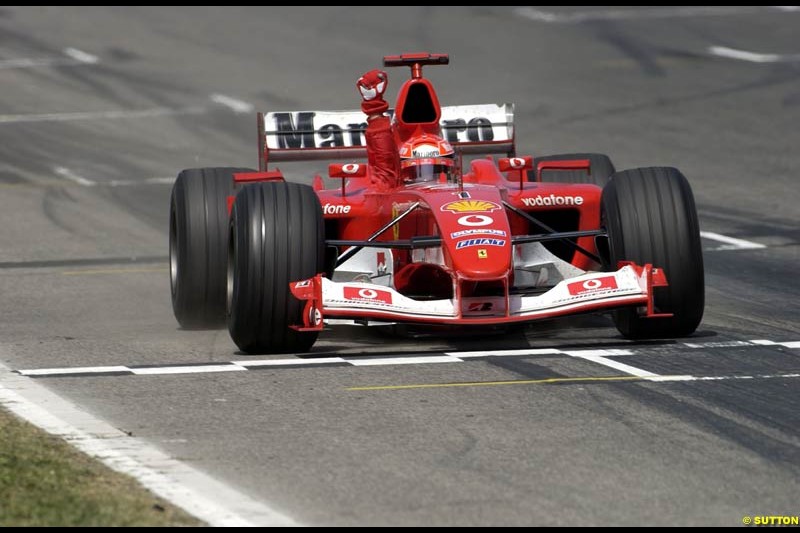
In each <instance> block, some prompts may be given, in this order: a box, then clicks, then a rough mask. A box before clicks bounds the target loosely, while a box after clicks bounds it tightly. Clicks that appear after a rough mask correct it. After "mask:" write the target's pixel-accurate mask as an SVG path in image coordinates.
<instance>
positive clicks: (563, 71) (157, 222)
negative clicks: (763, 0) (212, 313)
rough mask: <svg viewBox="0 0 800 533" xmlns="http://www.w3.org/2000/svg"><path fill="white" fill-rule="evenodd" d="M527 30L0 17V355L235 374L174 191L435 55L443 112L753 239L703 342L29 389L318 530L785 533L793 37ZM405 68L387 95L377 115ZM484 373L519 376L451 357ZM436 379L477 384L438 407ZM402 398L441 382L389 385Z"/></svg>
mask: <svg viewBox="0 0 800 533" xmlns="http://www.w3.org/2000/svg"><path fill="white" fill-rule="evenodd" d="M537 9H538V11H524V10H523V11H515V10H514V8H462V9H451V8H435V7H416V8H402V9H397V8H391V9H385V8H370V9H353V8H336V7H333V8H318V7H317V8H194V9H186V8H172V9H171V8H129V7H124V8H120V7H117V8H94V7H92V8H81V9H76V8H60V7H47V8H39V7H24V8H9V7H3V8H0V87H2V91H1V94H2V97H0V228H2V231H0V359H1V360H2V362H3V363H4V364H5V365H6V366H8V367H10V368H12V369H15V370H20V369H37V368H54V367H95V366H107V365H118V366H125V367H139V366H155V367H163V366H165V365H167V366H168V365H186V364H206V363H217V364H220V365H225V364H227V363H228V362H229V361H240V362H241V361H247V360H248V359H249V357H248V356H244V355H242V354H239V353H237V349H236V347H235V345H234V344H233V343H232V342H231V340H230V338H229V337H228V334H227V331H225V330H222V331H183V330H181V329H179V328H178V326H177V323H176V322H175V320H174V318H173V316H172V309H171V305H170V296H169V276H168V272H167V263H166V260H167V215H168V201H169V193H170V186H171V185H170V180H171V179H173V178H174V176H175V175H177V173H178V171H180V170H181V169H183V168H188V167H202V166H254V165H256V151H255V147H256V137H255V133H256V130H255V112H254V110H263V111H279V110H302V109H309V110H314V109H319V110H321V109H355V108H357V105H358V96H357V94H356V92H355V89H354V82H355V80H356V79H357V77H358V76H359V75H360V73H361V72H363V71H365V70H367V69H370V68H374V67H378V66H380V59H381V56H382V55H384V54H395V53H400V52H404V51H420V50H427V51H433V52H447V53H449V54H451V65H450V66H449V67H448V68H439V67H437V68H428V69H427V70H426V73H427V75H428V76H429V77H430V78H431V79H432V81H433V83H434V84H435V86H436V87H437V89H438V91H439V97H440V100H441V101H442V102H443V103H445V104H471V103H490V102H492V103H494V102H515V103H516V106H517V107H516V111H517V115H516V125H517V129H516V131H517V144H518V148H519V151H520V152H521V153H534V154H538V155H544V154H551V153H559V152H560V153H565V152H574V151H596V152H605V153H608V154H610V155H611V157H612V158H613V159H614V162H615V163H616V165H617V168H630V167H635V166H649V165H673V166H677V167H679V168H680V169H681V170H682V171H683V172H684V173H685V174H686V176H687V177H688V178H689V180H690V182H691V184H692V187H693V189H694V193H695V196H696V200H697V204H698V210H699V214H700V221H701V229H702V230H703V231H704V232H708V233H707V234H706V235H712V234H718V235H723V236H727V237H732V238H735V239H739V240H742V241H746V242H747V243H756V244H760V245H763V247H761V248H753V247H750V248H748V247H747V246H742V245H741V243H740V244H739V245H736V244H733V245H731V244H728V245H726V243H724V242H721V241H720V240H719V239H716V240H715V239H704V240H703V245H704V249H705V257H704V259H705V272H706V298H707V307H706V312H705V317H704V320H703V322H702V324H701V326H700V328H699V329H698V331H697V332H696V333H695V335H694V336H693V337H691V338H689V339H682V340H677V341H663V342H660V341H659V342H651V343H632V342H629V341H626V340H624V339H623V338H621V337H620V336H619V335H618V333H617V332H616V330H615V329H614V327H613V325H612V324H611V321H610V319H608V318H607V317H605V316H602V315H601V316H588V317H582V318H578V319H568V320H561V321H553V322H547V323H543V324H540V325H537V326H536V327H530V328H527V329H525V330H523V331H517V332H513V333H508V334H498V335H479V336H470V337H465V336H463V335H450V336H443V337H428V336H414V335H406V336H399V335H393V334H391V332H389V333H390V334H384V333H381V332H375V331H372V330H369V331H368V330H365V329H358V328H348V329H345V330H343V331H339V332H334V331H326V332H324V333H323V334H322V336H321V337H320V341H319V342H318V344H317V345H316V347H315V349H314V350H315V351H314V353H313V354H312V355H314V356H323V357H340V358H346V359H343V361H344V362H343V363H340V364H317V365H307V364H298V365H291V366H288V367H285V368H280V367H276V366H265V367H260V369H256V368H255V367H253V368H251V369H249V370H246V371H237V372H223V371H216V372H189V373H186V374H180V375H174V374H166V375H163V374H161V375H159V374H158V373H156V374H155V375H130V374H129V373H128V374H126V375H116V376H107V375H95V376H87V375H78V376H72V377H53V376H49V377H40V378H38V380H37V381H38V382H39V383H41V384H43V385H45V386H47V387H48V388H50V389H52V390H54V391H56V392H57V393H58V394H60V395H62V396H63V397H65V398H68V399H70V400H72V401H73V402H76V403H77V404H79V405H81V406H83V407H85V408H86V409H87V410H89V411H91V412H92V413H95V414H96V415H97V416H99V417H101V418H104V419H106V420H108V421H110V422H111V423H112V424H113V425H114V426H116V427H118V428H120V429H123V430H124V431H128V432H131V433H132V434H134V435H135V436H138V437H141V438H143V439H146V440H147V441H149V442H151V443H153V444H154V445H156V446H158V447H159V448H161V449H162V450H164V451H165V452H167V453H168V454H170V455H172V456H173V457H176V458H178V459H180V460H182V461H185V462H187V463H189V464H190V465H192V466H194V467H196V468H198V469H201V470H203V471H205V472H207V473H209V474H211V475H213V476H214V477H216V478H218V479H220V480H223V481H225V482H227V483H229V484H231V485H233V486H235V487H237V488H239V489H240V490H241V491H242V492H245V493H247V494H249V495H251V496H252V497H254V498H256V499H259V500H261V501H264V502H269V503H270V505H273V506H274V507H275V508H276V509H279V510H281V511H282V512H284V513H286V514H287V515H288V516H291V517H293V518H294V519H296V520H297V521H298V522H300V523H305V524H321V525H429V524H430V525H573V524H577V525H635V524H644V525H685V524H693V525H706V524H708V525H736V524H740V523H741V522H742V517H743V516H746V515H796V514H797V513H798V507H797V494H798V493H800V481H799V480H800V379H799V378H798V377H797V374H798V372H800V345H799V344H798V343H797V342H796V341H800V323H798V317H800V283H798V274H797V265H798V264H799V263H800V246H799V245H800V242H798V239H799V238H800V208H798V205H800V186H798V180H799V179H800V175H799V172H800V151H798V146H800V128H798V126H797V124H798V120H799V119H800V60H799V59H800V56H798V54H800V43H799V42H798V40H797V34H798V31H800V13H798V12H797V11H796V10H791V9H781V10H779V9H773V8H764V7H762V8H712V9H710V10H705V11H703V10H697V9H695V10H694V11H691V10H681V9H673V10H672V11H669V10H664V9H662V8H658V9H657V8H643V9H631V8H620V9H609V8H569V9H568V8H537ZM715 46H716V47H720V48H717V49H713V50H716V52H713V51H712V48H711V47H715ZM720 49H724V50H731V49H732V50H734V52H733V53H731V52H724V51H723V52H719V50H720ZM744 52H746V53H744ZM748 54H750V55H748ZM406 75H407V74H406V72H405V71H404V70H395V71H392V72H390V76H391V81H390V88H389V93H390V95H391V96H392V97H393V96H394V94H395V92H394V91H396V89H397V87H398V85H399V80H400V79H402V78H404V77H405V76H406ZM213 95H217V96H216V97H214V96H213ZM220 95H222V96H224V98H220ZM231 99H233V100H231ZM248 104H249V105H250V106H252V109H250V108H249V107H248ZM312 168H315V167H312ZM285 170H286V171H287V172H288V173H289V176H290V179H293V180H296V181H305V182H310V179H309V175H310V174H309V172H308V169H307V168H306V167H303V166H302V165H297V166H294V167H291V168H289V167H288V166H287V167H286V168H285ZM764 340H766V341H771V342H772V343H774V344H770V343H767V342H753V341H764ZM535 349H538V350H539V351H532V350H535ZM547 349H550V350H547ZM479 350H529V353H527V354H525V353H523V354H522V355H520V354H519V353H517V354H516V355H515V354H513V353H512V354H509V353H508V352H504V353H502V354H499V355H496V356H488V355H486V354H484V355H483V356H480V357H478V356H475V354H472V355H473V356H472V357H470V354H463V352H465V351H479ZM592 350H607V351H606V352H596V351H592ZM608 350H614V351H608ZM443 354H450V355H448V356H444V355H443ZM598 354H599V355H603V354H605V355H610V356H609V357H602V358H599V359H598V358H597V355H598ZM387 355H390V356H392V357H396V358H399V359H398V360H396V361H394V363H395V364H382V365H376V364H370V365H366V364H353V363H352V361H362V363H363V362H364V361H366V362H369V361H370V359H369V357H374V356H387ZM460 355H463V357H461V356H460ZM436 356H439V357H438V358H437V357H436ZM304 357H305V356H304ZM423 357H428V358H431V357H433V359H424V358H423ZM287 358H288V359H297V360H298V361H302V360H305V359H302V358H300V357H295V356H292V355H288V356H286V355H284V356H276V357H274V359H287ZM257 359H259V360H263V359H271V358H269V357H268V358H263V357H260V358H257ZM306 359H307V357H306ZM372 361H374V359H373V360H372ZM383 361H384V362H387V361H386V360H383ZM608 361H616V362H619V363H622V365H617V367H613V366H609V365H608V364H606V363H607V362H608ZM388 362H389V363H391V362H392V361H388ZM401 363H402V364H401ZM620 368H622V370H621V369H620ZM631 368H633V369H634V370H633V371H631V370H630V369H631ZM626 369H627V370H626ZM637 371H639V372H638V373H639V374H640V375H639V377H637V376H636V374H637ZM648 375H656V376H693V377H694V378H699V377H717V378H724V379H713V380H712V379H691V380H689V378H681V379H682V380H677V378H665V379H661V380H650V379H645V378H646V377H647V376H648ZM584 378H585V379H584ZM497 382H502V383H497ZM508 382H513V383H508ZM452 383H465V384H471V385H467V386H458V387H453V386H437V385H446V384H452ZM401 385H402V386H405V385H431V386H430V387H425V388H415V387H411V388H400V389H397V388H394V389H393V388H381V387H386V386H401ZM363 387H378V388H374V389H367V390H354V389H360V388H363Z"/></svg>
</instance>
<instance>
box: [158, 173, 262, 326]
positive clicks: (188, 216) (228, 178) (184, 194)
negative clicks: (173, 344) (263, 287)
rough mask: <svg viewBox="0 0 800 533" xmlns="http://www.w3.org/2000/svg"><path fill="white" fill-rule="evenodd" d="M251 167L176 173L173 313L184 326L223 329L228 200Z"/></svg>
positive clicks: (171, 234) (171, 216) (171, 236)
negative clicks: (236, 176) (237, 180)
mask: <svg viewBox="0 0 800 533" xmlns="http://www.w3.org/2000/svg"><path fill="white" fill-rule="evenodd" d="M235 172H253V171H252V170H250V169H247V168H193V169H189V170H184V171H182V172H181V173H180V174H178V179H177V180H175V184H174V185H173V186H172V198H171V199H170V210H169V265H170V269H169V270H170V285H171V288H172V310H173V312H174V313H175V318H176V319H177V320H178V323H179V324H180V325H181V327H183V328H186V329H210V328H222V327H224V326H225V277H226V276H225V270H226V268H227V262H228V196H229V195H231V196H232V195H233V194H234V183H233V174H234V173H235Z"/></svg>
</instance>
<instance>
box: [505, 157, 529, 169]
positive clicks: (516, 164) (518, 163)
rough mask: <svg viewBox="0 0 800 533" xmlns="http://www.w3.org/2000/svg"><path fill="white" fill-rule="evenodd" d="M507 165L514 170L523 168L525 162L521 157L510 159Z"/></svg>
mask: <svg viewBox="0 0 800 533" xmlns="http://www.w3.org/2000/svg"><path fill="white" fill-rule="evenodd" d="M508 165H509V166H510V167H511V168H513V169H514V170H519V169H521V168H525V160H524V159H523V158H521V157H512V158H511V159H509V160H508Z"/></svg>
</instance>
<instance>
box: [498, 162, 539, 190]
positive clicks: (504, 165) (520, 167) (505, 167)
mask: <svg viewBox="0 0 800 533" xmlns="http://www.w3.org/2000/svg"><path fill="white" fill-rule="evenodd" d="M497 168H499V169H500V172H509V175H508V179H509V180H511V179H513V178H514V177H515V176H514V174H512V173H511V172H515V173H516V178H517V180H519V190H522V181H523V180H524V179H525V174H527V173H526V172H524V171H526V170H530V169H532V168H533V156H530V155H525V156H522V157H501V158H500V159H498V160H497Z"/></svg>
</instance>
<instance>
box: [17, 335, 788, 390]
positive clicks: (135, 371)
mask: <svg viewBox="0 0 800 533" xmlns="http://www.w3.org/2000/svg"><path fill="white" fill-rule="evenodd" d="M669 345H670V346H673V344H672V343H670V344H669ZM674 346H679V347H682V348H687V349H699V348H704V349H711V348H741V347H756V346H780V347H783V348H792V349H796V348H800V341H788V342H776V341H771V340H761V339H759V340H750V341H738V340H732V341H717V342H700V343H696V342H695V343H693V342H684V343H677V344H674ZM652 347H653V345H649V346H648V348H639V349H582V350H562V349H559V348H528V349H519V350H482V351H473V352H445V353H442V354H437V355H413V356H408V355H383V356H378V357H375V356H349V357H347V356H343V357H317V358H308V359H300V358H291V359H249V360H248V359H245V360H235V361H227V362H221V363H220V362H217V363H200V364H178V365H135V366H125V365H114V366H92V367H62V368H32V369H22V370H14V372H15V373H17V374H20V375H22V376H27V377H31V378H48V377H89V376H127V375H135V376H163V375H178V374H208V373H219V372H245V371H248V370H261V369H273V370H277V369H296V368H313V367H334V366H379V365H386V366H393V365H425V364H435V363H463V362H468V361H478V360H484V359H487V358H492V357H520V356H531V355H566V356H569V357H575V358H579V359H584V360H586V361H591V362H593V363H597V364H600V365H603V366H607V367H609V368H614V369H616V370H619V371H621V372H625V373H626V374H630V375H632V376H637V377H642V378H653V380H654V381H658V379H657V378H659V377H662V376H659V375H658V374H654V373H653V372H649V371H647V370H643V369H640V368H636V367H633V366H631V365H628V364H625V363H623V362H621V361H618V360H616V359H615V358H616V357H621V356H630V355H647V354H648V353H650V352H649V351H648V349H649V348H652ZM682 378H685V379H684V380H688V379H691V378H692V376H682ZM698 379H699V378H698Z"/></svg>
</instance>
